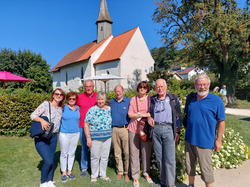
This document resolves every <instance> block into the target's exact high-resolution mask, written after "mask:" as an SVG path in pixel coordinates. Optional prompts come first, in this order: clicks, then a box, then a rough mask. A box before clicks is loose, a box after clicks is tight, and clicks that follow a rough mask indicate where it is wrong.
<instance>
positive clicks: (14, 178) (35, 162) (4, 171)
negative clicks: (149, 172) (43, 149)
mask: <svg viewBox="0 0 250 187" xmlns="http://www.w3.org/2000/svg"><path fill="white" fill-rule="evenodd" d="M80 150H81V146H80V144H79V145H78V147H77V152H76V161H75V164H74V168H73V172H72V173H73V174H74V175H75V176H76V179H75V180H72V181H67V182H66V183H62V182H61V173H60V164H59V156H60V146H59V143H58V146H57V150H56V153H55V173H54V181H56V186H57V187H60V186H67V187H70V186H102V187H108V186H114V187H118V186H119V187H123V186H124V187H125V186H133V184H132V181H129V182H125V181H124V180H116V179H115V176H116V173H115V170H114V168H112V167H108V170H107V176H109V177H110V178H111V180H112V181H111V182H110V183H109V182H106V181H102V180H101V179H99V178H98V181H97V183H96V184H93V183H90V175H89V173H88V174H87V176H86V177H85V178H81V177H80ZM0 163H1V167H0V186H5V187H8V186H9V187H15V186H16V187H20V186H27V187H30V186H39V184H40V175H41V167H42V159H41V157H40V156H39V154H38V153H37V151H36V149H35V146H34V140H33V139H31V138H30V137H29V136H26V137H3V136H1V137H0ZM140 184H141V186H145V187H149V186H153V185H152V184H148V183H147V182H146V180H145V179H144V178H143V177H141V178H140Z"/></svg>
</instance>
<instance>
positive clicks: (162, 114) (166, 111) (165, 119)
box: [149, 94, 181, 128]
mask: <svg viewBox="0 0 250 187" xmlns="http://www.w3.org/2000/svg"><path fill="white" fill-rule="evenodd" d="M155 101H156V102H155V108H154V120H155V122H158V123H173V118H172V109H171V105H170V99H169V96H168V94H167V95H166V97H165V99H164V100H159V99H158V98H157V96H155ZM149 108H150V107H149ZM177 109H178V112H179V113H181V109H180V101H179V99H178V101H177ZM177 128H181V118H180V117H179V116H178V115H177Z"/></svg>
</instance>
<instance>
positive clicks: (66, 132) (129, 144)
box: [31, 74, 225, 187]
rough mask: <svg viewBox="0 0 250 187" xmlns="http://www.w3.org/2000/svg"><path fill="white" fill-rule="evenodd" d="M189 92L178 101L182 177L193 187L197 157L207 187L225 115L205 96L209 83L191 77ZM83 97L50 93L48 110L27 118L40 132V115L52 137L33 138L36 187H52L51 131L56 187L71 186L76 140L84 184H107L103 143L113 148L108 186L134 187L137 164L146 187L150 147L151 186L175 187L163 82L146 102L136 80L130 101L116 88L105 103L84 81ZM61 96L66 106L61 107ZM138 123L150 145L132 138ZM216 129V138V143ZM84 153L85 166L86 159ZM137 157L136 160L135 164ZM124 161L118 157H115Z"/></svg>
mask: <svg viewBox="0 0 250 187" xmlns="http://www.w3.org/2000/svg"><path fill="white" fill-rule="evenodd" d="M194 86H195V89H196V93H191V94H189V95H188V96H187V100H188V98H190V97H191V100H190V102H186V106H185V110H184V112H185V113H186V115H187V127H186V135H185V161H186V172H187V174H188V176H189V186H190V187H192V186H194V176H195V168H196V166H195V165H196V160H197V158H198V160H199V165H200V168H201V176H202V179H203V180H204V182H205V184H206V186H207V187H209V186H212V183H213V181H214V178H213V173H212V167H211V156H212V151H213V149H214V151H219V150H220V148H221V145H222V135H223V133H224V129H225V110H224V105H223V101H222V99H220V97H218V96H216V95H214V94H212V93H211V92H209V87H210V79H209V77H208V76H207V75H206V74H199V75H197V77H196V79H195V81H194ZM84 87H85V92H84V93H81V94H80V95H78V94H77V93H76V92H69V93H68V94H67V95H65V93H64V91H63V90H62V89H60V88H57V89H55V90H54V91H53V93H52V96H51V99H50V101H49V102H50V106H51V108H50V109H49V104H48V102H47V101H45V102H43V103H42V104H41V105H40V106H39V107H38V108H37V109H36V110H35V111H34V112H33V113H32V114H31V119H32V120H35V121H38V122H41V125H42V128H43V129H45V130H46V129H48V128H49V123H48V122H46V121H45V120H43V119H42V118H41V117H40V116H51V121H52V122H53V123H54V129H53V136H52V137H51V138H50V139H44V138H39V137H36V138H35V147H36V149H37V151H38V153H39V154H40V156H41V157H42V159H43V161H44V164H43V167H42V172H41V184H40V186H41V187H49V186H52V187H53V186H55V184H54V182H53V181H52V179H53V161H54V154H55V151H56V146H57V132H58V131H59V132H60V133H59V142H60V147H61V155H60V166H61V172H62V177H61V180H62V182H66V181H67V180H68V179H74V178H75V176H74V175H73V174H72V168H73V163H74V159H75V151H76V147H77V143H78V140H79V137H80V141H81V146H82V150H81V164H80V167H81V174H80V176H81V177H85V176H86V172H87V169H88V160H90V165H91V182H96V181H97V178H98V177H100V178H101V179H102V180H105V181H110V178H109V177H108V176H107V175H106V169H107V164H108V158H109V153H110V147H111V142H112V143H113V147H114V156H115V160H116V169H117V175H116V179H117V180H121V179H122V178H123V177H124V180H125V181H129V180H130V178H129V176H130V175H131V177H132V179H133V186H135V187H139V178H140V165H141V164H140V160H141V161H142V170H143V172H142V175H143V176H144V178H145V179H146V180H147V182H148V183H153V181H152V179H151V177H150V159H151V148H152V144H153V148H154V152H155V156H156V160H157V165H158V169H159V171H160V182H159V183H158V184H156V185H155V186H156V187H174V186H175V170H176V160H175V147H176V145H177V144H178V142H179V139H180V130H181V128H182V125H181V118H182V113H181V109H180V101H179V99H178V96H176V95H173V94H171V93H169V92H167V84H166V81H165V80H164V79H158V80H156V82H155V90H156V92H157V94H156V95H154V96H151V97H150V96H149V95H148V92H149V91H150V86H149V84H148V83H147V82H146V81H141V82H140V83H139V84H138V86H137V92H138V95H136V96H134V97H132V98H131V99H130V98H127V97H125V96H124V92H125V91H124V88H123V87H122V86H121V85H118V86H116V87H115V94H116V98H114V99H112V100H110V101H109V105H106V103H107V98H106V94H105V93H103V92H100V93H98V94H97V93H95V92H94V84H93V82H92V81H86V82H85V84H84ZM65 97H66V100H67V105H65V106H64V99H65ZM141 119H144V121H145V122H147V123H148V124H149V125H150V126H151V131H150V132H151V136H152V137H151V138H152V140H148V141H146V142H145V141H142V140H141V139H140V138H139V137H138V124H137V122H138V121H139V120H141ZM216 129H217V136H216ZM88 150H90V159H88ZM140 154H141V157H140ZM122 155H124V157H123V156H122Z"/></svg>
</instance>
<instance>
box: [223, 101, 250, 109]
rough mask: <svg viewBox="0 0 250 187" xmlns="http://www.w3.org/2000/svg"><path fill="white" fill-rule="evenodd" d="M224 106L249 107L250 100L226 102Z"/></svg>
mask: <svg viewBox="0 0 250 187" xmlns="http://www.w3.org/2000/svg"><path fill="white" fill-rule="evenodd" d="M226 107H229V108H241V109H250V102H248V101H247V100H237V101H236V102H235V103H232V104H228V105H227V106H226Z"/></svg>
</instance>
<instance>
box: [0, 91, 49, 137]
mask: <svg viewBox="0 0 250 187" xmlns="http://www.w3.org/2000/svg"><path fill="white" fill-rule="evenodd" d="M18 92H19V94H20V95H15V94H13V95H6V96H0V105H1V107H0V135H7V136H24V135H26V134H27V132H28V129H29V128H30V125H31V120H30V114H31V113H32V112H33V111H34V110H35V109H36V108H37V107H38V106H39V105H40V104H41V103H42V102H43V101H44V100H46V99H47V98H49V95H47V94H34V93H29V92H25V91H23V92H22V91H20V90H19V91H18Z"/></svg>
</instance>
